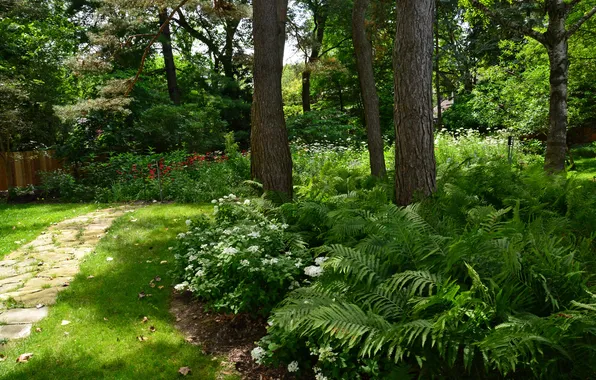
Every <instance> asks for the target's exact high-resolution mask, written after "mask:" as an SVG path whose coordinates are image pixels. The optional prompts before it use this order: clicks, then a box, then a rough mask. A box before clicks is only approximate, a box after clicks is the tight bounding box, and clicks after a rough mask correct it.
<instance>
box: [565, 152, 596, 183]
mask: <svg viewBox="0 0 596 380" xmlns="http://www.w3.org/2000/svg"><path fill="white" fill-rule="evenodd" d="M575 169H576V170H575V171H573V172H570V173H572V174H573V175H574V177H575V178H577V179H584V180H590V181H594V179H595V178H596V158H585V157H581V158H576V159H575Z"/></svg>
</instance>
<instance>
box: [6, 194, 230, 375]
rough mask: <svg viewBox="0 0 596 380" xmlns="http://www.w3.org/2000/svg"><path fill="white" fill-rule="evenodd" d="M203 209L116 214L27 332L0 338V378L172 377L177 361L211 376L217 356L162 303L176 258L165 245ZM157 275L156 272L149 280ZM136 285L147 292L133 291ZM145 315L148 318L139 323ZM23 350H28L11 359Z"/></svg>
mask: <svg viewBox="0 0 596 380" xmlns="http://www.w3.org/2000/svg"><path fill="white" fill-rule="evenodd" d="M206 210H210V207H209V206H196V205H195V206H190V205H154V206H147V207H145V208H142V209H139V210H137V211H135V212H134V213H129V214H126V215H125V216H124V217H122V218H120V219H118V220H117V221H116V222H115V223H114V225H113V226H112V228H111V229H110V230H109V233H108V235H107V237H106V238H104V239H102V241H101V242H100V244H99V245H98V247H97V249H96V252H94V253H93V254H91V255H89V256H88V257H87V258H86V260H85V262H83V263H82V265H81V272H80V273H79V274H78V275H77V277H76V279H75V280H74V281H73V282H72V283H71V286H70V288H69V289H67V290H66V291H64V292H62V293H61V294H60V296H59V298H58V302H57V304H56V305H55V306H53V307H52V308H51V309H50V315H49V316H48V318H46V319H45V320H43V321H41V322H40V323H38V324H37V325H35V326H33V330H34V332H33V333H32V336H31V337H29V338H27V339H25V340H21V341H13V342H9V343H8V344H7V345H6V346H4V347H2V346H0V353H2V354H4V355H6V357H7V360H6V361H4V362H0V379H11V380H16V379H138V380H145V379H147V380H148V379H176V378H179V377H181V375H179V374H178V370H179V368H180V367H190V368H191V370H192V373H191V374H190V375H189V376H187V378H195V379H215V378H216V377H217V375H218V373H219V371H220V368H219V363H220V360H218V358H214V357H211V356H206V355H204V354H201V350H200V348H199V347H196V346H193V345H191V344H189V343H186V342H185V340H184V336H182V334H180V333H179V332H178V331H177V330H176V329H175V328H174V326H173V317H172V315H171V314H170V313H169V311H168V309H169V302H170V296H171V292H172V281H173V279H172V277H171V274H170V273H169V272H170V271H171V270H172V268H173V261H174V257H173V254H172V251H170V250H168V247H169V246H170V245H171V244H172V243H173V240H174V239H175V236H176V234H178V233H180V232H183V231H185V230H186V225H185V221H186V219H188V218H190V217H192V216H196V215H197V214H199V213H201V212H205V211H206ZM133 217H134V219H136V222H133V220H134V219H133ZM108 257H112V258H113V260H112V261H107V258H108ZM163 261H167V263H163V264H162V262H163ZM89 276H94V277H93V278H88V277H89ZM156 276H159V277H161V279H162V280H161V281H160V282H156V286H155V287H154V288H151V287H150V285H149V283H150V281H151V280H152V279H154V278H155V277H156ZM159 286H164V288H163V289H159ZM140 292H145V293H150V294H152V296H151V297H145V298H142V299H139V296H138V295H139V293H140ZM144 317H148V318H149V322H147V323H141V321H142V320H143V318H144ZM63 320H67V321H70V324H68V325H66V326H62V325H61V322H62V321H63ZM150 326H154V327H155V332H151V331H150ZM38 327H39V328H41V329H42V332H40V333H37V332H35V329H36V328H38ZM139 336H144V337H146V338H148V339H147V340H145V341H139V339H138V338H137V337H139ZM26 352H31V353H33V354H34V356H33V358H32V359H31V360H30V361H29V362H28V363H21V364H18V363H15V360H16V357H17V356H18V355H20V354H22V353H26Z"/></svg>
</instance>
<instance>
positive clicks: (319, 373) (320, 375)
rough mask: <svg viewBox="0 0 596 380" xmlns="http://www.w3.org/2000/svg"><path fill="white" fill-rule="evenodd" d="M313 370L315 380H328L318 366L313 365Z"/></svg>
mask: <svg viewBox="0 0 596 380" xmlns="http://www.w3.org/2000/svg"><path fill="white" fill-rule="evenodd" d="M313 370H314V371H315V380H328V379H327V376H325V375H323V371H322V370H321V369H320V368H319V367H314V368H313Z"/></svg>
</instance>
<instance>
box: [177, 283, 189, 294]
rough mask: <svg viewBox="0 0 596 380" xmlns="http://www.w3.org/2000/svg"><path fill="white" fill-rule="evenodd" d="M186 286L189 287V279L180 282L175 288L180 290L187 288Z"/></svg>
mask: <svg viewBox="0 0 596 380" xmlns="http://www.w3.org/2000/svg"><path fill="white" fill-rule="evenodd" d="M186 288H188V282H187V281H184V282H183V283H180V284H178V285H176V286H174V289H176V290H177V291H179V292H181V291H183V290H185V289H186Z"/></svg>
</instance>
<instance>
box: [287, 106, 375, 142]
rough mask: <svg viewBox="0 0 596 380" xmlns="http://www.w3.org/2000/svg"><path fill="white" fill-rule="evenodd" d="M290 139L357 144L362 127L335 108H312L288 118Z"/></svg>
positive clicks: (362, 131) (362, 133) (362, 132)
mask: <svg viewBox="0 0 596 380" xmlns="http://www.w3.org/2000/svg"><path fill="white" fill-rule="evenodd" d="M287 125H288V135H289V138H290V140H294V141H296V140H300V141H303V142H305V143H308V144H311V143H315V142H318V143H340V144H357V143H358V142H359V141H364V140H366V139H365V135H364V129H363V128H362V127H361V126H360V125H359V123H358V122H357V120H356V119H355V118H353V117H350V116H349V115H348V114H346V113H344V112H340V111H337V110H313V111H310V112H307V113H304V114H299V115H296V116H292V117H290V118H289V119H288V123H287Z"/></svg>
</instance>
